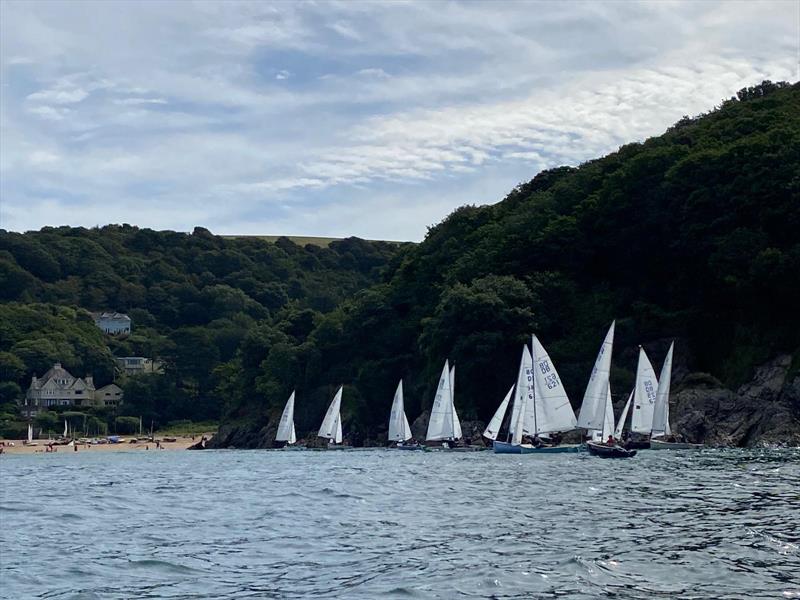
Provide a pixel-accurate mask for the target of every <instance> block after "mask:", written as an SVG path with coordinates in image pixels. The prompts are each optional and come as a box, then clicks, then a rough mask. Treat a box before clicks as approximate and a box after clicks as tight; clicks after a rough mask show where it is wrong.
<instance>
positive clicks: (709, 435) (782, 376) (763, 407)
mask: <svg viewBox="0 0 800 600" xmlns="http://www.w3.org/2000/svg"><path fill="white" fill-rule="evenodd" d="M791 367H792V357H791V356H788V355H783V356H778V357H777V358H775V359H773V360H771V361H769V362H767V363H766V364H764V365H762V366H761V367H759V368H757V369H756V371H755V374H754V376H753V378H752V380H750V381H748V382H747V383H745V384H744V385H742V386H740V387H739V388H738V389H737V390H735V391H733V390H729V389H727V388H725V387H724V386H723V385H722V384H721V383H720V382H719V381H718V380H717V379H715V378H714V377H712V376H711V375H708V374H705V373H692V374H689V375H687V376H686V377H684V378H683V379H682V380H681V381H680V382H679V383H678V385H677V386H676V388H675V393H674V394H673V395H672V399H671V407H670V408H671V421H672V424H673V429H674V430H675V431H676V432H678V433H681V434H683V435H684V436H685V437H686V438H687V439H688V440H689V441H692V442H702V443H705V444H708V445H711V446H734V447H747V446H757V445H788V446H800V377H798V376H797V373H794V374H793V376H792V377H790V372H791Z"/></svg>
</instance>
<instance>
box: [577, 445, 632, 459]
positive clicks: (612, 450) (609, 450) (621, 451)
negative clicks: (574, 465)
mask: <svg viewBox="0 0 800 600" xmlns="http://www.w3.org/2000/svg"><path fill="white" fill-rule="evenodd" d="M586 449H587V450H588V451H589V454H591V455H592V456H599V457H600V458H631V457H634V456H636V450H626V449H625V448H623V447H622V446H617V445H614V446H609V445H607V444H601V443H599V442H586Z"/></svg>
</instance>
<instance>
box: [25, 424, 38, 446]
mask: <svg viewBox="0 0 800 600" xmlns="http://www.w3.org/2000/svg"><path fill="white" fill-rule="evenodd" d="M25 445H26V446H36V442H34V441H33V425H31V424H28V439H27V440H26V441H25Z"/></svg>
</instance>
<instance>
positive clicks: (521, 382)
mask: <svg viewBox="0 0 800 600" xmlns="http://www.w3.org/2000/svg"><path fill="white" fill-rule="evenodd" d="M531 347H532V348H533V353H531V352H530V351H529V350H528V346H527V345H526V346H524V347H523V349H522V358H521V359H520V365H519V372H518V374H517V383H516V386H515V387H516V392H515V393H514V396H513V398H514V404H513V406H512V409H511V419H510V421H509V424H508V435H507V439H506V441H505V442H504V441H501V440H498V439H495V440H494V441H493V443H492V445H493V447H494V451H495V453H497V454H534V453H560V452H577V451H578V446H574V445H573V446H559V445H551V446H546V445H544V444H543V443H542V439H543V438H544V439H549V438H550V436H551V435H552V434H556V433H560V432H564V431H571V430H573V429H575V427H576V425H577V421H576V419H575V413H574V412H572V406H570V403H569V398H568V397H567V394H566V392H565V390H564V386H563V385H562V384H561V379H560V378H559V376H558V372H557V371H556V368H555V365H554V364H553V361H552V360H551V359H550V356H549V355H548V354H547V351H546V350H545V349H544V347H543V346H542V344H541V342H539V339H538V338H537V337H536V336H535V335H534V336H533V337H532V341H531ZM523 436H530V437H532V438H533V439H534V441H535V442H538V443H535V444H527V443H523V441H522V438H523Z"/></svg>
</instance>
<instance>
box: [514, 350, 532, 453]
mask: <svg viewBox="0 0 800 600" xmlns="http://www.w3.org/2000/svg"><path fill="white" fill-rule="evenodd" d="M534 385H535V383H534V381H533V357H532V356H531V353H530V351H529V350H528V346H527V345H525V346H523V347H522V357H521V358H520V361H519V371H518V372H517V386H516V387H517V389H516V392H515V394H514V408H513V409H512V414H511V423H509V428H510V429H511V443H513V444H515V445H516V444H520V443H522V436H523V435H533V432H534V431H535V429H536V427H535V422H536V411H535V408H536V407H535V405H534V396H535V389H534Z"/></svg>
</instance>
